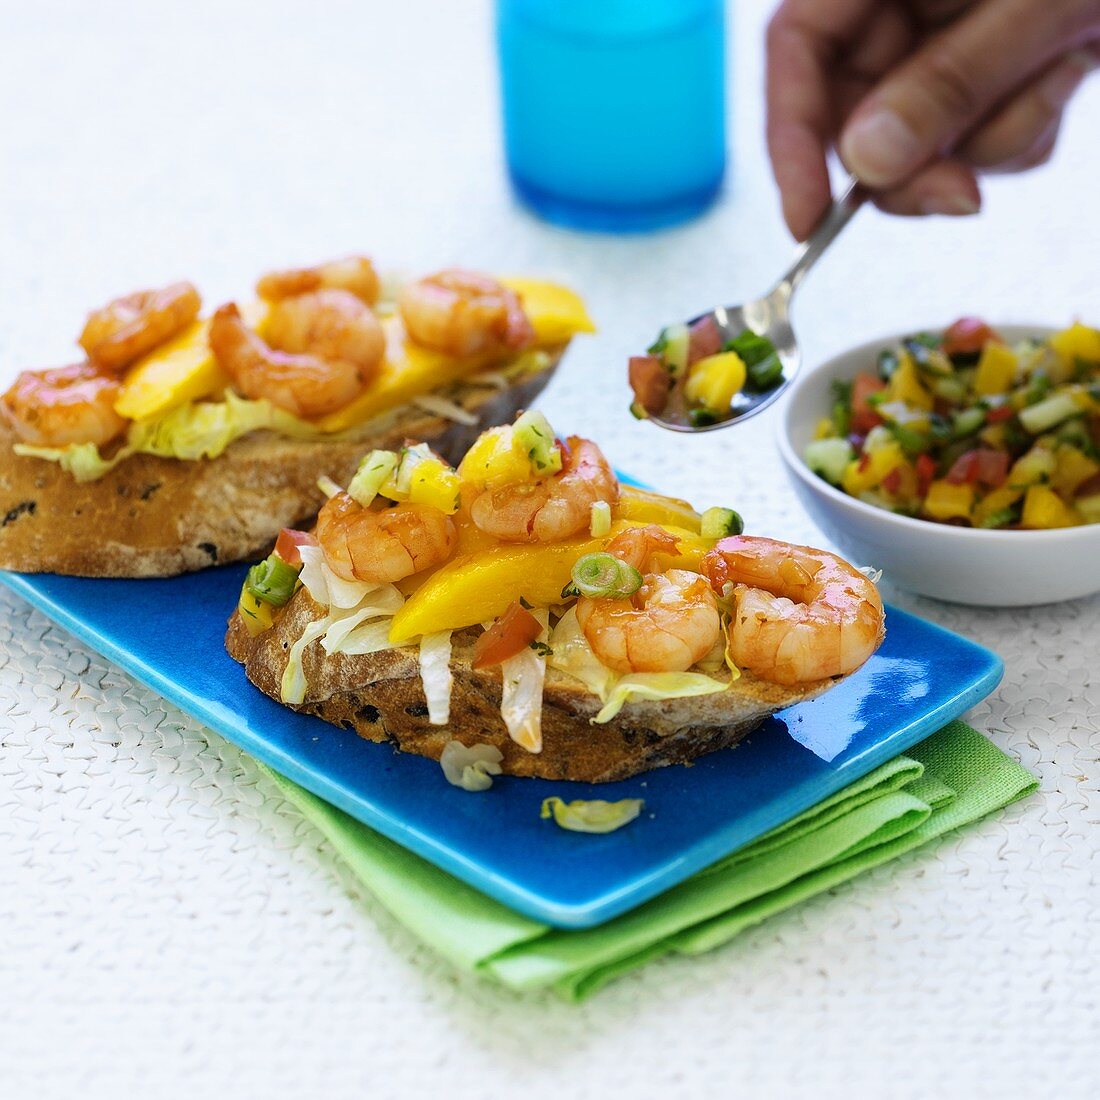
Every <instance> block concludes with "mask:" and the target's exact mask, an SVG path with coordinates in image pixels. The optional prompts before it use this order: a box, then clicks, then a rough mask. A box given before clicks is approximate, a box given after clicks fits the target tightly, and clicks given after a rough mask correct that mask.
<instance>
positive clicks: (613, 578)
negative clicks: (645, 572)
mask: <svg viewBox="0 0 1100 1100" xmlns="http://www.w3.org/2000/svg"><path fill="white" fill-rule="evenodd" d="M573 584H574V585H575V586H576V589H577V591H578V592H579V593H580V595H582V596H591V597H593V598H596V599H600V598H606V599H612V600H621V599H625V598H626V597H627V596H633V595H634V593H635V592H637V591H638V589H639V588H641V587H642V575H641V573H639V572H638V570H637V569H635V568H634V566H633V565H628V564H627V563H626V562H625V561H623V560H622V559H621V558H617V557H615V555H614V554H608V553H604V552H601V553H598V554H585V555H584V556H583V557H581V558H578V559H577V563H576V565H574V566H573Z"/></svg>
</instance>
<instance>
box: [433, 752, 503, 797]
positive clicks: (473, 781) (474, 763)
mask: <svg viewBox="0 0 1100 1100" xmlns="http://www.w3.org/2000/svg"><path fill="white" fill-rule="evenodd" d="M503 759H504V753H502V752H501V751H500V749H498V748H497V747H496V746H495V745H482V744H477V745H470V746H469V748H467V747H466V746H465V745H464V744H463V743H462V742H461V741H448V742H447V744H446V745H444V746H443V752H442V753H441V754H440V757H439V764H440V767H442V768H443V775H444V776H445V777H446V779H447V782H448V783H451V784H452V785H454V786H455V787H461V788H462V789H463V790H464V791H487V790H488V789H489V788H490V787H491V786H492V785H493V780H492V778H491V777H492V776H494V775H500V773H501V770H502V769H501V766H500V762H501V761H502V760H503Z"/></svg>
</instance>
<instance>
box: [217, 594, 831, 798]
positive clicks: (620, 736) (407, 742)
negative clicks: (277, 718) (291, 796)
mask: <svg viewBox="0 0 1100 1100" xmlns="http://www.w3.org/2000/svg"><path fill="white" fill-rule="evenodd" d="M324 613H325V612H324V609H323V608H322V607H321V606H320V605H318V604H317V603H315V602H314V600H313V599H312V598H311V597H310V595H309V593H308V592H306V590H305V589H302V588H300V589H299V590H298V591H297V592H296V593H295V595H294V596H293V597H292V599H291V601H290V603H289V604H287V606H286V608H285V610H284V611H283V612H282V614H281V615H280V616H279V617H278V619H277V620H276V622H275V624H274V625H273V626H272V627H271V628H270V629H269V630H267V631H264V632H263V633H262V634H259V635H257V636H256V637H252V636H251V635H250V634H249V633H248V630H247V629H246V628H245V626H244V623H243V622H242V620H241V618H240V616H239V615H238V614H237V613H236V612H234V613H233V616H232V617H231V618H230V620H229V628H228V631H227V634H226V649H227V650H228V651H229V654H230V656H231V657H233V659H234V660H236V661H239V662H240V663H241V664H242V665H244V670H245V674H246V675H247V677H248V679H249V680H250V681H251V682H252V683H253V684H254V685H255V686H256V687H258V688H259V689H260V690H261V691H262V692H264V694H266V695H269V696H270V697H271V698H272V699H275V700H276V701H280V699H279V685H280V682H281V680H282V676H283V671H284V670H285V668H286V665H287V656H288V651H289V649H290V646H291V645H292V644H293V643H294V642H295V641H296V640H297V639H298V638H299V637H300V636H301V634H302V631H303V630H304V629H305V627H306V626H307V624H308V623H310V622H312V621H313V620H315V619H319V618H321V617H322V616H323V615H324ZM478 633H479V632H478V631H477V630H475V629H470V630H463V631H457V632H456V633H455V634H454V635H453V638H452V643H453V652H452V658H451V671H452V673H453V675H454V686H453V689H452V692H451V717H450V721H449V722H448V724H447V725H446V726H433V725H431V723H430V722H429V721H428V708H427V701H426V700H425V698H424V691H423V687H422V685H421V680H420V669H419V663H418V651H417V648H416V647H414V646H402V647H400V648H398V649H393V650H387V651H385V652H382V653H372V654H367V655H354V656H349V655H347V654H336V655H333V656H329V655H328V654H326V653H325V652H324V650H323V649H322V648H321V646H320V645H318V644H316V643H314V644H313V645H311V646H308V647H307V648H306V651H305V653H304V655H303V670H304V672H305V675H306V680H307V683H308V685H309V686H308V689H307V695H306V699H305V701H304V702H303V703H302V704H300V705H298V706H293V707H292V708H291V709H293V710H297V711H301V712H303V713H306V714H314V715H316V716H317V717H319V718H323V719H324V720H325V721H326V722H331V723H332V724H333V725H336V726H341V727H345V728H351V729H354V730H355V731H356V733H358V734H359V735H360V736H361V737H365V738H366V739H367V740H370V741H388V742H389V743H390V744H391V745H393V746H394V748H396V749H399V750H400V751H402V752H411V753H416V754H417V755H419V756H427V757H430V758H431V759H433V760H438V759H439V757H440V754H441V753H442V751H443V748H444V746H445V745H446V744H447V742H448V741H451V740H458V741H461V742H463V744H466V745H473V744H477V743H480V744H487V745H494V746H496V747H497V748H498V749H500V751H501V753H502V754H503V756H504V759H503V761H502V768H503V770H504V772H505V774H507V775H519V776H534V777H538V778H542V779H564V780H575V781H579V782H586V783H610V782H614V781H616V780H620V779H627V778H629V777H630V776H632V775H637V774H638V773H639V772H644V771H649V770H651V769H652V768H659V767H665V766H667V765H669V764H684V763H687V762H689V761H691V760H694V759H696V758H697V757H700V756H703V755H705V754H707V753H710V752H714V751H715V750H717V749H724V748H729V747H730V746H731V745H734V744H736V743H737V742H738V741H739V740H740V739H741V738H742V737H744V736H745V735H746V734H747V733H749V732H750V731H751V730H753V729H755V728H756V726H758V725H759V724H760V723H761V722H762V721H763V720H764V719H765V718H766V717H767V716H768V715H770V714H773V713H774V712H775V711H777V710H781V709H782V708H784V707H788V706H791V705H793V704H794V703H799V702H802V701H804V700H806V699H812V698H814V697H815V696H816V695H820V694H821V692H823V691H825V690H827V689H828V688H829V687H831V686H832V685H833V684H834V683H835V682H836V681H834V680H823V681H819V682H818V683H814V684H807V685H804V686H802V687H801V688H789V687H784V686H783V685H780V684H773V683H770V682H768V681H764V680H758V679H756V678H755V677H754V676H752V675H751V674H750V673H744V674H742V676H741V678H740V679H738V680H736V681H734V682H733V683H732V684H731V685H730V687H729V688H728V690H726V691H723V692H719V693H716V694H714V695H704V696H696V697H694V698H688V699H668V700H664V701H662V702H651V701H642V702H633V703H627V704H626V705H625V706H624V707H623V709H622V710H621V711H620V713H619V715H618V716H617V717H615V718H613V719H612V720H611V721H610V722H607V723H604V724H601V725H593V724H592V723H591V721H590V720H591V718H592V717H593V716H594V715H595V714H596V713H597V711H598V710H599V709H600V705H601V704H600V700H599V699H598V698H597V697H596V696H595V695H593V694H592V693H591V692H590V691H589V690H588V689H587V688H586V687H585V686H584V685H583V684H581V683H580V681H578V680H575V679H573V677H571V676H567V675H565V674H564V673H562V672H559V671H557V670H556V669H548V670H547V677H546V686H545V690H544V693H543V712H542V735H543V748H542V751H541V752H539V753H530V752H527V751H526V750H525V749H523V748H521V747H520V746H519V745H517V744H516V743H515V742H514V741H512V739H511V738H510V737H509V735H508V731H507V729H506V728H505V726H504V723H503V721H502V720H501V717H500V692H501V677H500V670H499V668H496V669H483V670H475V669H474V668H472V667H471V663H470V661H471V658H472V656H473V644H474V641H475V639H476V638H477V635H478Z"/></svg>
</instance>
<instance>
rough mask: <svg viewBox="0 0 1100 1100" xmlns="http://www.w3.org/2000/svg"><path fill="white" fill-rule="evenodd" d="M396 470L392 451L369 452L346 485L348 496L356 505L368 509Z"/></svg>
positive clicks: (395, 458)
mask: <svg viewBox="0 0 1100 1100" xmlns="http://www.w3.org/2000/svg"><path fill="white" fill-rule="evenodd" d="M396 469H397V455H396V454H394V453H393V451H371V453H370V454H369V455H367V456H366V457H364V458H363V459H362V460H361V461H360V463H359V469H358V470H356V471H355V476H354V477H353V478H352V479H351V483H350V484H349V485H348V494H349V495H350V496H351V497H352V498H353V499H354V501H355V502H356V504H359V505H362V507H364V508H366V507H368V506H369V505H370V503H371V501H372V500H374V498H375V497H376V496H377V495H378V490H379V489H381V488H382V485H383V484H384V483H385V481H386V479H387V478H389V477H390V475H391V474H392V473H393V472H394V470H396Z"/></svg>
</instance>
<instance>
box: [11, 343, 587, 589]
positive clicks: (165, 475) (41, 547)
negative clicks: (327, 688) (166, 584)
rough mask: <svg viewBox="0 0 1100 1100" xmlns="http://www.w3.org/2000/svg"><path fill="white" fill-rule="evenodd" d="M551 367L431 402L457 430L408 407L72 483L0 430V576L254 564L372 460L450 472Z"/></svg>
mask: <svg viewBox="0 0 1100 1100" xmlns="http://www.w3.org/2000/svg"><path fill="white" fill-rule="evenodd" d="M564 350H565V348H564V346H561V347H557V348H554V349H551V350H550V351H549V355H550V363H549V365H548V366H547V367H545V368H544V369H542V370H540V371H538V373H534V374H528V375H524V376H522V377H521V378H519V379H517V380H516V381H515V382H514V383H513V384H512V385H511V386H509V387H508V388H507V389H499V388H497V387H495V386H489V385H487V384H485V383H484V382H478V381H477V379H476V378H473V379H469V380H466V381H463V382H458V383H453V384H451V385H449V386H447V387H445V388H442V389H440V390H438V391H436V393H437V394H438V395H439V396H442V397H446V398H448V399H449V400H451V401H454V402H456V403H457V404H459V405H461V406H462V407H463V408H464V409H466V410H467V411H468V412H470V413H471V414H473V415H474V416H476V417H477V423H476V424H472V425H468V426H467V425H464V424H458V423H456V422H454V421H453V420H447V419H444V418H443V417H440V416H434V415H432V414H430V413H427V412H425V411H424V410H423V409H421V408H419V407H418V406H416V405H406V406H404V407H402V408H400V409H397V410H394V411H392V412H389V413H385V414H383V415H381V416H378V417H375V418H373V419H371V420H369V421H367V422H366V423H364V424H363V426H362V430H361V431H358V432H356V433H355V436H354V438H348V437H347V436H346V435H345V436H344V437H343V438H341V439H340V440H339V441H331V442H330V441H318V442H305V441H301V440H294V439H288V438H285V437H283V436H279V435H276V434H274V433H272V432H266V431H265V432H255V433H253V434H251V435H248V436H245V437H243V438H241V439H239V440H237V441H236V442H234V443H233V444H232V445H231V446H230V447H229V448H228V449H227V450H226V451H225V453H224V454H222V455H221V456H220V457H218V458H216V459H212V460H200V461H181V460H179V459H171V458H159V457H157V456H154V455H144V454H139V455H134V456H132V457H131V458H128V459H126V461H124V462H122V463H120V464H119V465H118V466H116V467H115V468H114V469H113V470H111V471H109V472H108V473H107V474H105V475H104V476H103V477H102V478H100V479H99V480H97V481H91V482H83V483H81V482H77V481H75V480H74V479H73V478H72V477H71V476H70V475H69V474H68V473H67V472H66V471H64V470H63V469H61V467H60V466H59V465H58V464H57V463H55V462H48V461H45V460H43V459H39V458H27V457H20V456H18V455H16V454H15V453H14V452H13V451H12V445H13V444H14V443H15V442H17V440H16V438H15V436H14V434H13V433H12V430H11V428H10V427H9V426H8V425H7V424H6V423H4V422H2V421H0V569H10V570H13V571H15V572H19V573H68V574H73V575H76V576H83V577H170V576H175V575H176V574H179V573H186V572H190V571H191V570H195V569H202V568H204V567H206V566H209V565H216V564H222V563H225V562H233V561H240V560H243V559H247V558H249V557H259V556H262V555H263V554H265V553H266V552H267V551H268V549H269V548H270V546H271V543H272V541H273V540H274V539H275V537H276V535H277V534H278V533H279V531H280V530H281V529H282V528H283V527H291V526H294V525H296V524H299V523H302V522H303V521H305V520H307V519H308V518H310V517H312V516H314V515H316V513H317V510H318V509H319V508H320V506H321V505H322V504H323V503H324V499H325V498H324V496H323V494H322V493H321V492H320V490H319V489H318V488H317V479H318V478H319V477H321V476H322V475H327V476H329V477H332V478H335V479H336V480H337V481H339V482H340V483H341V484H346V483H347V482H348V481H349V480H350V479H351V477H352V475H353V474H354V472H355V470H356V468H357V466H358V463H359V460H360V459H361V458H362V457H363V455H364V454H365V453H366V452H367V451H369V450H371V449H372V448H396V447H400V446H401V444H402V443H403V442H404V441H405V440H406V439H416V440H417V441H423V442H426V443H429V444H430V445H431V446H432V447H433V448H434V449H435V450H436V451H437V452H438V453H439V454H440V455H441V456H442V457H444V458H446V459H447V460H448V461H450V462H451V463H457V462H458V460H459V459H460V458H461V456H462V455H463V453H464V452H465V451H466V449H467V448H468V447H469V445H470V444H471V443H472V442H473V440H474V439H475V438H476V437H477V436H478V434H479V433H480V432H482V431H483V430H484V429H485V428H487V427H490V426H492V425H494V424H503V423H507V422H508V421H510V420H511V419H512V418H513V416H514V415H515V413H516V412H517V411H518V410H520V409H522V408H524V407H526V406H527V405H529V404H530V403H531V402H532V401H533V400H534V399H535V397H536V396H537V395H538V394H539V392H540V391H541V390H542V389H543V388H544V387H545V386H546V384H547V382H549V380H550V378H551V376H552V375H553V373H554V370H555V368H556V366H557V364H558V361H559V360H560V358H561V355H562V353H563V351H564Z"/></svg>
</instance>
